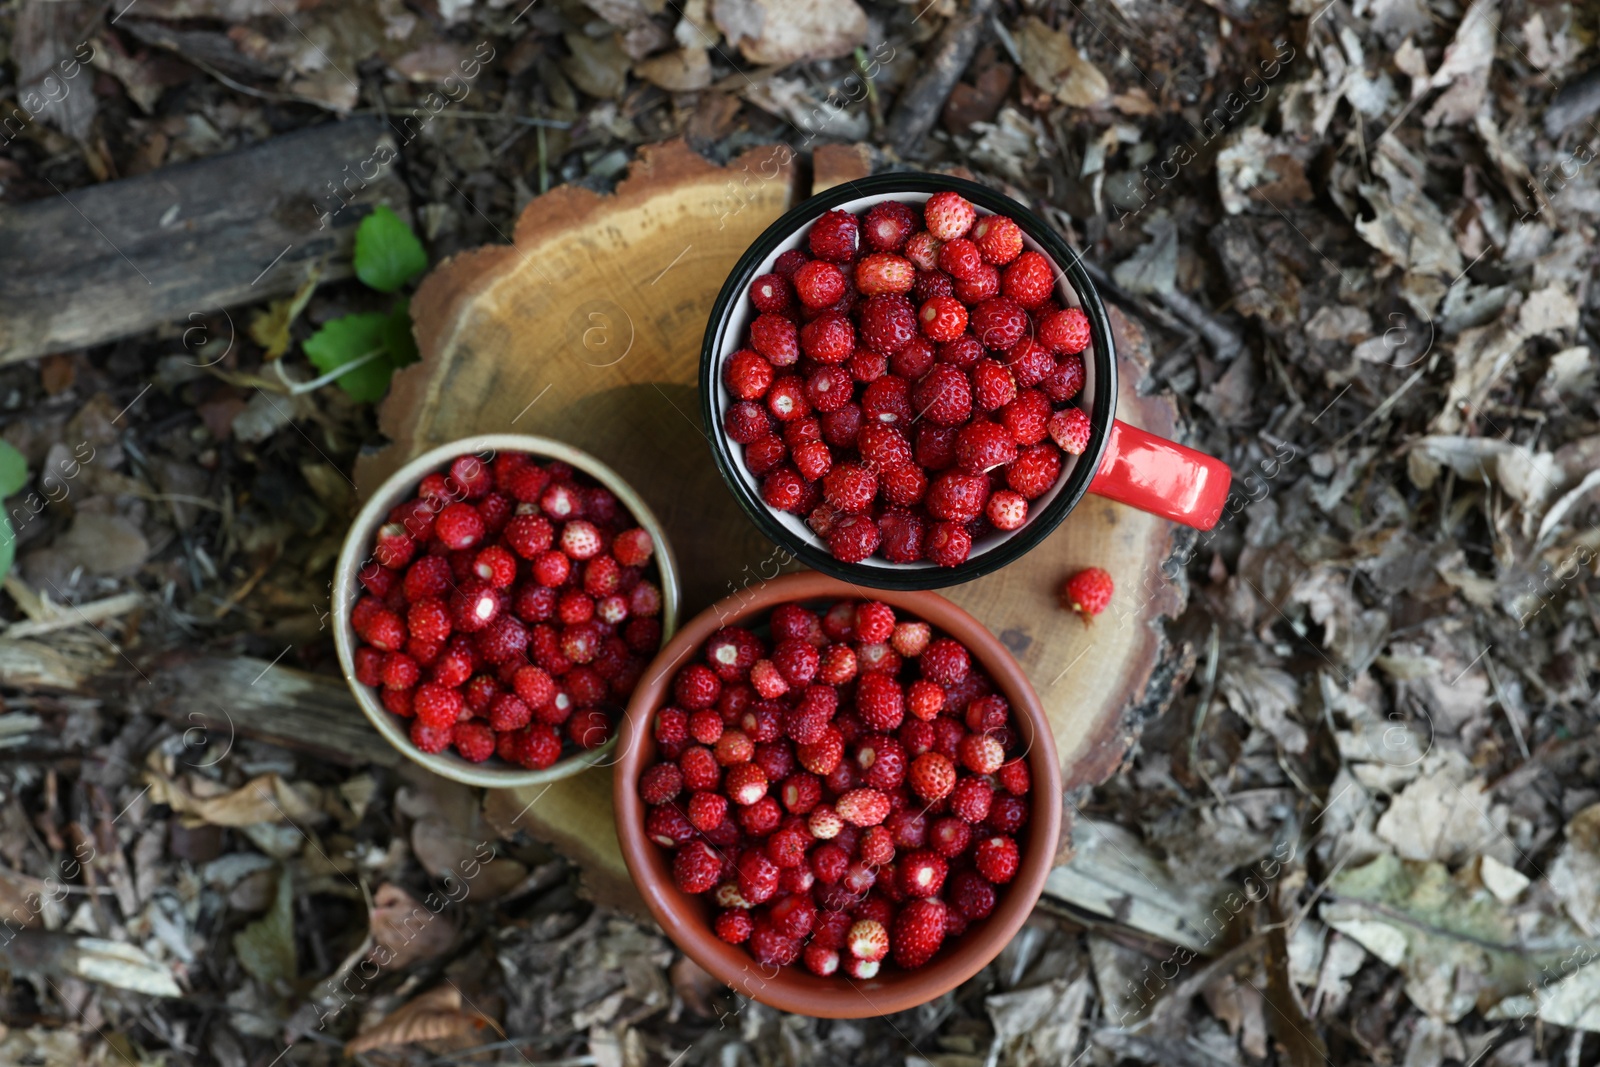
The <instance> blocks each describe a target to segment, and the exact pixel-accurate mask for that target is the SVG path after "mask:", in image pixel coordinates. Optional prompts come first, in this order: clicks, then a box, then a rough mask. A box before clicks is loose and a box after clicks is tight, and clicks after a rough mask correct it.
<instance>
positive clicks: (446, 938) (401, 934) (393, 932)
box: [368, 882, 457, 967]
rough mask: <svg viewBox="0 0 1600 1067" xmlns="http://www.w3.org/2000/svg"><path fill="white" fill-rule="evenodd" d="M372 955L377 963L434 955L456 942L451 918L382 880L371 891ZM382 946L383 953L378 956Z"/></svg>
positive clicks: (406, 961)
mask: <svg viewBox="0 0 1600 1067" xmlns="http://www.w3.org/2000/svg"><path fill="white" fill-rule="evenodd" d="M368 922H369V923H370V926H371V929H372V941H373V945H374V948H373V956H374V958H375V959H377V961H378V963H379V965H381V966H393V967H408V966H410V965H411V964H413V963H415V962H416V961H418V960H431V959H437V958H438V957H440V956H442V955H444V954H445V953H446V952H448V951H450V948H451V946H453V945H454V944H455V943H456V933H457V931H456V925H455V922H454V921H453V920H452V919H451V918H450V917H449V915H447V914H445V913H444V912H443V910H442V909H441V910H440V911H439V912H437V913H436V912H435V911H434V910H433V909H431V908H427V907H424V906H423V905H422V904H421V903H419V902H418V900H417V899H416V898H415V897H413V896H412V895H411V894H410V893H408V892H406V891H405V890H404V889H401V888H400V887H399V886H397V885H391V884H389V883H387V882H385V883H384V884H383V885H380V886H379V887H378V890H377V892H375V893H373V894H372V914H371V916H370V918H369V919H368ZM380 950H382V952H383V953H384V955H382V956H379V955H378V953H379V951H380Z"/></svg>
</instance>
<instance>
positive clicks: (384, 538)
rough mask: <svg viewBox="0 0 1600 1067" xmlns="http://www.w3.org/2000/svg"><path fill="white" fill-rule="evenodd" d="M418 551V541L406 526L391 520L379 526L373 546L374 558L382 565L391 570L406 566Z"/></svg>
mask: <svg viewBox="0 0 1600 1067" xmlns="http://www.w3.org/2000/svg"><path fill="white" fill-rule="evenodd" d="M416 551H417V543H416V541H414V540H412V538H411V535H410V534H409V533H407V532H406V528H405V526H403V525H401V524H400V523H397V522H390V523H385V524H384V525H382V526H380V527H378V533H377V538H376V540H375V541H374V543H373V546H372V558H373V559H375V560H376V561H377V562H378V565H379V566H380V567H386V568H388V569H390V570H397V569H399V568H401V567H404V566H405V565H406V564H407V563H409V562H410V561H411V557H412V556H413V555H415V554H416Z"/></svg>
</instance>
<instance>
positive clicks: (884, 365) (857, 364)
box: [845, 348, 889, 383]
mask: <svg viewBox="0 0 1600 1067" xmlns="http://www.w3.org/2000/svg"><path fill="white" fill-rule="evenodd" d="M845 370H847V371H849V372H850V377H851V379H852V380H853V381H858V382H866V383H871V382H875V381H877V380H878V379H879V378H882V377H883V376H884V375H885V374H888V373H889V357H888V355H887V354H886V353H883V352H874V351H873V350H872V349H870V348H858V349H856V350H855V351H854V352H852V353H850V359H849V360H848V361H846V363H845Z"/></svg>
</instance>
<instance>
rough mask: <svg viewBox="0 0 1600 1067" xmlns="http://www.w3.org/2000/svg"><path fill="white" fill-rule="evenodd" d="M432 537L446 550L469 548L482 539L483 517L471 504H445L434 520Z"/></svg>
mask: <svg viewBox="0 0 1600 1067" xmlns="http://www.w3.org/2000/svg"><path fill="white" fill-rule="evenodd" d="M433 535H434V537H435V538H437V539H438V540H439V542H440V543H441V544H443V545H444V546H445V547H446V548H452V549H461V548H471V547H472V546H473V545H475V544H477V543H478V542H479V541H480V540H482V539H483V516H481V515H479V514H478V509H477V508H475V507H473V506H472V505H471V504H466V503H461V502H459V501H458V502H457V503H454V504H447V505H445V508H444V510H443V511H441V512H439V517H438V518H437V519H436V520H434V524H433Z"/></svg>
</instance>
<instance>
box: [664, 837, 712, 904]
mask: <svg viewBox="0 0 1600 1067" xmlns="http://www.w3.org/2000/svg"><path fill="white" fill-rule="evenodd" d="M721 877H722V858H721V857H720V856H718V855H717V853H716V850H714V849H713V848H712V847H711V846H710V845H708V844H706V843H705V842H704V841H690V842H689V843H688V844H686V845H684V846H682V847H681V848H679V849H678V851H677V853H676V854H675V855H674V856H673V857H672V880H673V882H674V883H675V884H676V885H677V887H678V888H679V889H681V890H683V891H684V892H685V893H691V894H692V893H704V892H707V891H708V890H710V889H711V888H713V887H714V886H715V885H716V884H717V880H718V879H719V878H721Z"/></svg>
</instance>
